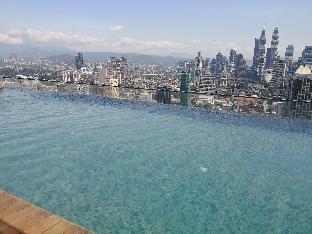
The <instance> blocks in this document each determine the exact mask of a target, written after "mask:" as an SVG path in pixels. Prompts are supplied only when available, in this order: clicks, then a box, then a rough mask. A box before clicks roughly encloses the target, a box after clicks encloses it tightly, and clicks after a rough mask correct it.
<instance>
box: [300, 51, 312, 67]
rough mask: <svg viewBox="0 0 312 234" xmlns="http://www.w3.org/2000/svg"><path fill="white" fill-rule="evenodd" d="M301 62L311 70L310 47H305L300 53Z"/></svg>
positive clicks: (311, 55)
mask: <svg viewBox="0 0 312 234" xmlns="http://www.w3.org/2000/svg"><path fill="white" fill-rule="evenodd" d="M302 62H303V63H304V65H307V66H309V67H310V68H312V46H306V47H305V48H304V50H303V51H302Z"/></svg>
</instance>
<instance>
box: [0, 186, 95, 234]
mask: <svg viewBox="0 0 312 234" xmlns="http://www.w3.org/2000/svg"><path fill="white" fill-rule="evenodd" d="M43 232H44V233H53V234H54V233H65V232H66V233H69V234H71V233H77V234H80V233H86V234H88V233H93V232H90V231H88V230H87V229H85V228H82V227H80V226H79V225H76V224H74V223H71V222H69V221H67V220H65V219H62V218H60V217H58V216H56V215H53V214H51V213H49V212H47V211H45V210H43V209H40V208H39V207H37V206H34V205H32V204H30V203H28V202H26V201H22V200H20V199H18V198H17V197H15V196H13V195H11V194H9V193H6V192H2V191H1V190H0V233H5V234H11V233H12V234H15V233H30V234H37V233H43Z"/></svg>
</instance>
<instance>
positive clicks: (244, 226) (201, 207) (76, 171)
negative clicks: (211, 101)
mask: <svg viewBox="0 0 312 234" xmlns="http://www.w3.org/2000/svg"><path fill="white" fill-rule="evenodd" d="M311 146H312V126H311V122H300V121H295V122H290V121H288V120H285V119H273V118H263V117H262V118H260V117H247V116H244V115H233V114H226V113H213V112H204V111H201V110H199V109H185V108H181V107H172V106H161V105H149V104H144V103H131V102H127V101H113V100H108V99H102V98H96V97H82V96H75V95H68V94H47V93H41V92H36V91H23V92H21V91H19V90H14V89H7V90H5V92H1V93H0V187H2V188H3V189H4V190H7V191H8V192H11V193H14V194H15V195H17V196H19V197H21V198H24V199H26V200H28V201H30V202H32V203H35V204H36V205H39V206H40V207H43V208H45V209H47V210H49V211H51V212H54V213H56V214H58V215H60V216H63V217H65V218H67V219H70V220H72V221H74V222H77V223H79V224H81V225H83V226H85V227H87V228H89V229H92V230H94V231H97V232H98V233H109V232H112V233H116V232H121V233H129V232H132V233H144V232H151V233H208V232H210V233H211V232H214V233H238V232H241V233H242V232H244V233H264V232H270V233H311V232H312V203H311V201H312V174H311V172H312V153H311V149H312V147H311Z"/></svg>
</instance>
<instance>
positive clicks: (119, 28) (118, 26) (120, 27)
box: [109, 25, 124, 32]
mask: <svg viewBox="0 0 312 234" xmlns="http://www.w3.org/2000/svg"><path fill="white" fill-rule="evenodd" d="M123 28H124V27H123V26H122V25H115V26H111V27H109V29H110V30H111V31H113V32H120V31H121V30H123Z"/></svg>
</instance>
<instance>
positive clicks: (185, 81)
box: [180, 72, 191, 93]
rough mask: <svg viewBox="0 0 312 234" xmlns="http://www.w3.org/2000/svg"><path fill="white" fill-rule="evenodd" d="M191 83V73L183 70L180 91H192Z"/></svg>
mask: <svg viewBox="0 0 312 234" xmlns="http://www.w3.org/2000/svg"><path fill="white" fill-rule="evenodd" d="M190 84H191V74H190V73H188V72H182V73H181V80H180V91H181V92H186V93H188V92H190Z"/></svg>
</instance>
